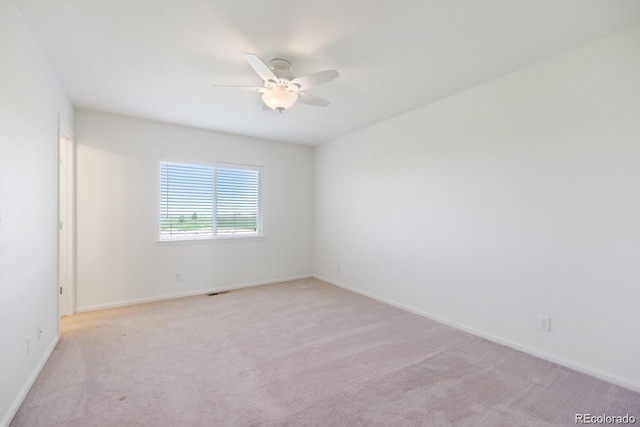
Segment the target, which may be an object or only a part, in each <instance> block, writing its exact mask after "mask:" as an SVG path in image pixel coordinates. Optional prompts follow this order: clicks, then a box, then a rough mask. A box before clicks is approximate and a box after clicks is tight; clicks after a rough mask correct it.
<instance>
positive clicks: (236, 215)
mask: <svg viewBox="0 0 640 427" xmlns="http://www.w3.org/2000/svg"><path fill="white" fill-rule="evenodd" d="M260 186H261V173H260V170H259V169H257V168H242V167H233V168H232V167H226V166H225V167H216V166H209V165H197V164H189V163H175V162H166V161H161V162H160V240H187V239H212V238H215V237H219V236H221V237H225V236H226V237H233V236H242V235H260V234H261V232H262V230H261V222H262V218H261V216H262V215H261V206H260Z"/></svg>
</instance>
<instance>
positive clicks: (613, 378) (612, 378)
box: [313, 275, 640, 393]
mask: <svg viewBox="0 0 640 427" xmlns="http://www.w3.org/2000/svg"><path fill="white" fill-rule="evenodd" d="M313 277H314V278H316V279H318V280H322V281H323V282H327V283H329V284H332V285H335V286H338V287H340V288H343V289H346V290H349V291H351V292H355V293H357V294H360V295H364V296H366V297H369V298H372V299H375V300H377V301H380V302H383V303H385V304H389V305H392V306H394V307H397V308H400V309H402V310H405V311H409V312H411V313H414V314H417V315H419V316H423V317H426V318H429V319H431V320H435V321H436V322H439V323H443V324H445V325H448V326H451V327H453V328H456V329H459V330H461V331H465V332H469V333H470V334H473V335H476V336H479V337H482V338H485V339H487V340H489V341H493V342H495V343H497V344H501V345H504V346H507V347H510V348H512V349H514V350H518V351H522V352H524V353H527V354H530V355H532V356H535V357H539V358H540V359H544V360H547V361H549V362H552V363H555V364H557V365H560V366H564V367H565V368H569V369H572V370H574V371H578V372H582V373H583V374H587V375H589V376H592V377H594V378H598V379H600V380H603V381H607V382H609V383H612V384H615V385H618V386H620V387H624V388H626V389H629V390H632V391H635V392H638V393H640V384H638V383H635V382H632V381H629V380H628V379H626V378H622V377H620V376H618V375H613V374H610V373H608V372H604V371H602V370H600V369H596V368H593V367H591V366H587V365H584V364H582V363H579V362H576V361H573V360H570V359H566V358H564V357H561V356H558V355H555V354H552V353H548V352H545V351H540V350H538V349H536V348H534V347H530V346H528V345H526V344H522V343H519V342H516V341H512V340H509V339H506V338H503V337H500V336H498V335H494V334H491V333H488V332H485V331H481V330H478V329H476V328H473V327H470V326H468V325H464V324H461V323H458V322H454V321H451V320H449V319H446V318H443V317H441V316H438V315H435V314H432V313H429V312H426V311H423V310H419V309H417V308H415V307H411V306H409V305H406V304H403V303H400V302H397V301H394V300H391V299H388V298H385V297H381V296H379V295H376V294H373V293H371V292H367V291H363V290H361V289H358V288H354V287H352V286H349V285H345V284H344V283H340V282H337V281H335V280H332V279H328V278H326V277H322V276H317V275H314V276H313Z"/></svg>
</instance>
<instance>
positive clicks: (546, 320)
mask: <svg viewBox="0 0 640 427" xmlns="http://www.w3.org/2000/svg"><path fill="white" fill-rule="evenodd" d="M538 329H541V330H543V331H547V332H551V318H550V317H549V316H546V315H544V314H539V315H538Z"/></svg>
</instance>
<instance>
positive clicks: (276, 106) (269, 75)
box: [214, 53, 340, 113]
mask: <svg viewBox="0 0 640 427" xmlns="http://www.w3.org/2000/svg"><path fill="white" fill-rule="evenodd" d="M244 56H245V58H247V61H249V65H251V67H252V68H253V69H254V70H255V72H256V73H258V75H259V76H260V78H262V80H264V87H251V86H228V85H214V86H216V87H236V88H242V89H246V90H250V91H253V92H259V93H262V100H263V101H264V103H265V105H266V106H267V107H269V108H271V109H272V110H276V111H278V112H279V113H282V112H283V111H284V110H287V109H289V108H291V107H292V106H293V105H294V104H295V103H296V101H300V102H302V103H304V104H309V105H315V106H316V107H326V106H327V105H329V101H327V100H325V99H322V98H320V97H318V96H315V95H311V94H310V93H306V92H304V91H305V90H307V89H309V88H312V87H314V86H318V85H321V84H323V83H326V82H328V81H331V80H333V79H335V78H337V77H338V76H339V75H340V74H338V72H337V71H336V70H326V71H319V72H317V73H312V74H307V75H306V76H301V77H296V76H295V75H294V74H293V73H292V72H291V71H289V67H290V66H291V63H290V62H289V61H287V60H286V59H282V58H274V59H272V60H271V61H269V65H267V64H265V63H264V62H263V61H262V60H261V59H260V58H258V57H257V56H256V55H254V54H252V53H245V54H244Z"/></svg>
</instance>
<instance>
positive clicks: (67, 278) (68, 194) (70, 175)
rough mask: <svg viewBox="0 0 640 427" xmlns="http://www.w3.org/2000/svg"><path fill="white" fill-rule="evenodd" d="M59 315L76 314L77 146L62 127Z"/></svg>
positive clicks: (60, 153)
mask: <svg viewBox="0 0 640 427" xmlns="http://www.w3.org/2000/svg"><path fill="white" fill-rule="evenodd" d="M59 158H60V163H59V169H58V170H59V183H58V184H59V185H58V188H59V197H60V200H59V205H58V206H59V224H58V230H59V231H58V232H59V236H58V245H59V247H58V254H59V255H58V263H59V265H58V286H59V289H58V314H59V316H58V317H62V316H66V315H70V314H74V313H75V145H74V142H73V139H72V137H71V134H70V133H69V132H67V131H66V130H65V129H63V128H62V127H61V128H60V147H59Z"/></svg>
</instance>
